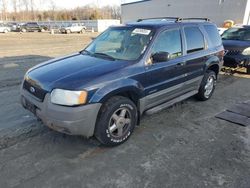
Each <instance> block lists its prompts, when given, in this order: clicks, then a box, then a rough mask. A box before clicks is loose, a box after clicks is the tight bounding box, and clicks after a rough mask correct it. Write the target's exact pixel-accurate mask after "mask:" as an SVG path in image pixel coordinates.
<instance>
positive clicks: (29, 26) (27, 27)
mask: <svg viewBox="0 0 250 188" xmlns="http://www.w3.org/2000/svg"><path fill="white" fill-rule="evenodd" d="M18 31H20V32H34V31H37V32H43V31H45V28H44V27H42V26H40V25H39V24H38V23H37V22H28V23H25V24H20V25H19V26H18Z"/></svg>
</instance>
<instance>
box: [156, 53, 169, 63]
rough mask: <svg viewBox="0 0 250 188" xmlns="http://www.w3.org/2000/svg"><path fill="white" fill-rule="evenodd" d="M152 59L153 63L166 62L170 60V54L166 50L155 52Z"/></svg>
mask: <svg viewBox="0 0 250 188" xmlns="http://www.w3.org/2000/svg"><path fill="white" fill-rule="evenodd" d="M152 59H153V62H155V63H159V62H166V61H168V60H170V54H169V53H168V52H157V53H155V54H154V55H152Z"/></svg>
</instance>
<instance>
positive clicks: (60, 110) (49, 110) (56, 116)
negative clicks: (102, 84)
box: [21, 89, 101, 137]
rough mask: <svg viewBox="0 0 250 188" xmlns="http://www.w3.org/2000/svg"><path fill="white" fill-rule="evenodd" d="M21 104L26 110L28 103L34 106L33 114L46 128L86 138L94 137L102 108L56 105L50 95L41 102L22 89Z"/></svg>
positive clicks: (98, 105)
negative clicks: (51, 100)
mask: <svg viewBox="0 0 250 188" xmlns="http://www.w3.org/2000/svg"><path fill="white" fill-rule="evenodd" d="M21 103H22V105H23V107H24V108H26V109H27V108H28V105H27V104H28V103H29V104H32V105H34V107H35V110H34V111H33V113H35V115H36V116H37V117H38V118H39V119H41V120H42V122H43V123H44V124H45V125H46V126H48V127H50V128H52V129H54V130H56V131H59V132H62V133H66V134H71V135H82V136H85V137H91V136H93V134H94V130H95V123H96V119H97V115H98V112H99V109H100V107H101V104H100V103H95V104H89V105H84V106H79V107H66V106H60V105H55V104H52V103H51V102H50V94H46V96H45V98H44V100H43V102H41V101H39V100H38V99H36V98H34V96H32V95H31V94H30V93H29V92H27V91H26V90H24V89H21Z"/></svg>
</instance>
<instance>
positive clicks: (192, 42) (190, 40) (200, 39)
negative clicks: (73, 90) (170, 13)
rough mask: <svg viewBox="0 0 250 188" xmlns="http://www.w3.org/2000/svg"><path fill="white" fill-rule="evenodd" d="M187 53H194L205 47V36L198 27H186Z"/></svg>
mask: <svg viewBox="0 0 250 188" xmlns="http://www.w3.org/2000/svg"><path fill="white" fill-rule="evenodd" d="M184 32H185V36H186V42H187V53H193V52H197V51H200V50H203V49H204V48H205V41H204V36H203V34H202V33H201V31H200V29H199V28H198V27H185V28H184Z"/></svg>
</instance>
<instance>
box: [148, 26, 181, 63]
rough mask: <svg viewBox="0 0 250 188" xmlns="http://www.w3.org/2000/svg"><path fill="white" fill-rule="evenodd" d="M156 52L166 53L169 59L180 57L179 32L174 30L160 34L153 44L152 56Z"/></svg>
mask: <svg viewBox="0 0 250 188" xmlns="http://www.w3.org/2000/svg"><path fill="white" fill-rule="evenodd" d="M157 52H168V53H169V54H170V58H171V59H174V58H176V57H178V56H181V55H182V48H181V34H180V30H179V29H175V30H168V31H164V32H162V33H161V34H160V35H159V36H158V38H157V39H156V40H155V42H154V46H153V51H152V55H153V54H155V53H157Z"/></svg>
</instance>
